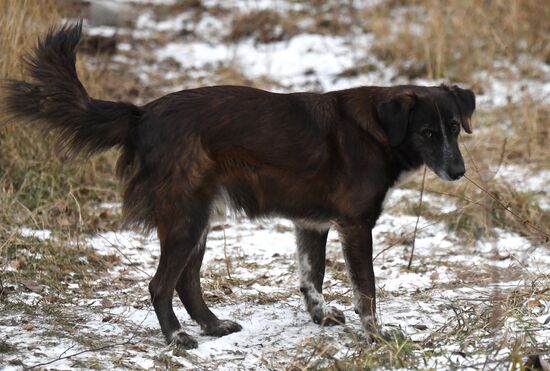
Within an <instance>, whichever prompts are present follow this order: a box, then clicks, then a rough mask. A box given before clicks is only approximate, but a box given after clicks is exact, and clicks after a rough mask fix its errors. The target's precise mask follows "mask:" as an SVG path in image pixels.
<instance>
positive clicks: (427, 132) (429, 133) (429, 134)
mask: <svg viewBox="0 0 550 371" xmlns="http://www.w3.org/2000/svg"><path fill="white" fill-rule="evenodd" d="M422 135H423V136H424V137H425V138H431V137H433V135H434V132H433V131H431V130H430V129H426V130H422Z"/></svg>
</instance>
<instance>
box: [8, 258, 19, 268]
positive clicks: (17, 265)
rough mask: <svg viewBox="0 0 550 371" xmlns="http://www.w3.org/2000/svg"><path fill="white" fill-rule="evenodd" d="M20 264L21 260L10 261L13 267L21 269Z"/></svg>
mask: <svg viewBox="0 0 550 371" xmlns="http://www.w3.org/2000/svg"><path fill="white" fill-rule="evenodd" d="M20 266H21V262H20V261H19V260H12V261H10V267H12V268H13V269H19V267H20Z"/></svg>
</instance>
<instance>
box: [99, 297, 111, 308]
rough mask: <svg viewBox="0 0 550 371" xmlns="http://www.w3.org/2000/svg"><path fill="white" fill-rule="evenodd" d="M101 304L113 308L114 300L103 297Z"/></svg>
mask: <svg viewBox="0 0 550 371" xmlns="http://www.w3.org/2000/svg"><path fill="white" fill-rule="evenodd" d="M101 305H103V306H104V307H105V308H112V307H113V302H112V301H111V300H110V299H109V298H103V299H101Z"/></svg>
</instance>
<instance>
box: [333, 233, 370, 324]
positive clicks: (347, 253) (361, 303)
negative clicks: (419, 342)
mask: <svg viewBox="0 0 550 371" xmlns="http://www.w3.org/2000/svg"><path fill="white" fill-rule="evenodd" d="M339 233H340V240H341V241H342V247H343V249H344V257H345V259H346V265H347V267H348V274H349V279H350V281H351V284H352V288H353V295H354V303H355V310H356V311H357V313H358V314H359V317H360V318H361V324H362V325H363V328H364V329H365V331H366V332H367V333H368V334H369V335H374V334H378V333H379V327H378V324H377V321H376V292H375V291H376V288H375V281H374V270H373V267H372V227H370V226H368V225H363V224H359V225H350V226H340V228H339Z"/></svg>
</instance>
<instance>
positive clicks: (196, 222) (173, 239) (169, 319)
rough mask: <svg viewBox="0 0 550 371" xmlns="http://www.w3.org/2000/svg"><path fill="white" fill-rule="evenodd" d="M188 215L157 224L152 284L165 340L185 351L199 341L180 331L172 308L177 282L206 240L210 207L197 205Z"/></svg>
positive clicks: (151, 287)
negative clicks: (157, 252) (158, 248)
mask: <svg viewBox="0 0 550 371" xmlns="http://www.w3.org/2000/svg"><path fill="white" fill-rule="evenodd" d="M194 206H195V207H194V208H188V210H189V211H192V212H188V213H186V215H185V216H181V215H180V216H178V217H174V216H171V218H166V219H165V220H166V222H160V223H159V224H158V230H157V233H158V236H159V239H160V246H161V253H160V260H159V265H158V268H157V272H156V273H155V276H154V277H153V279H152V280H151V282H150V283H149V292H150V293H151V300H152V302H153V307H154V308H155V312H156V314H157V318H158V320H159V323H160V327H161V330H162V333H163V335H164V337H165V338H166V341H167V342H168V343H175V344H176V345H179V346H182V347H183V348H186V349H191V348H196V347H197V345H198V344H197V341H196V340H195V339H193V338H192V337H191V336H189V335H188V334H187V333H185V331H183V330H182V329H181V325H180V323H179V321H178V319H177V318H176V315H175V313H174V309H173V307H172V298H173V296H174V289H175V288H176V284H177V282H178V279H179V277H180V275H181V273H182V272H183V270H184V269H185V266H186V264H187V263H188V261H189V258H190V257H191V256H192V254H193V253H194V251H193V250H194V249H196V248H197V246H198V245H199V242H200V241H201V239H202V238H203V234H204V231H205V230H206V226H207V223H208V207H206V208H204V207H201V206H199V205H194Z"/></svg>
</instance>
